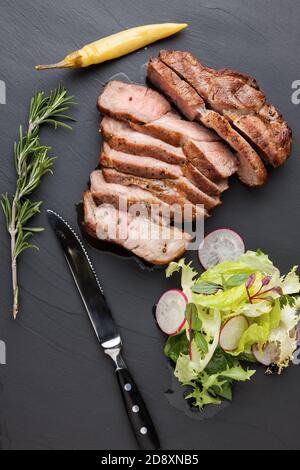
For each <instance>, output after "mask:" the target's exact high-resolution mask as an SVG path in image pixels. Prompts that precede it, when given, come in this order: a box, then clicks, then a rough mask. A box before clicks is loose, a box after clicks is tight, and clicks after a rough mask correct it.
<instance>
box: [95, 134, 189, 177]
mask: <svg viewBox="0 0 300 470" xmlns="http://www.w3.org/2000/svg"><path fill="white" fill-rule="evenodd" d="M100 164H101V165H102V166H103V167H108V168H115V169H116V170H119V171H122V172H124V173H130V174H133V175H136V176H142V177H145V178H155V179H164V178H168V179H170V178H171V179H176V178H179V177H180V176H182V170H181V167H180V166H179V165H170V164H169V163H166V162H163V161H161V160H157V159H156V158H151V157H142V156H140V155H132V154H129V153H125V152H120V151H118V150H114V149H112V148H111V147H110V146H109V145H108V144H107V143H106V142H104V144H103V147H102V151H101V155H100Z"/></svg>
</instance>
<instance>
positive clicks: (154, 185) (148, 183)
mask: <svg viewBox="0 0 300 470" xmlns="http://www.w3.org/2000/svg"><path fill="white" fill-rule="evenodd" d="M102 172H103V176H104V178H105V180H106V181H107V182H108V183H117V184H122V185H124V186H137V187H139V188H142V189H144V190H145V191H149V192H150V193H152V194H153V195H154V196H156V197H158V198H159V199H160V200H162V201H164V202H165V203H167V204H170V205H172V206H173V205H175V206H178V207H180V208H181V210H182V211H183V210H184V207H185V206H186V207H190V208H191V211H192V216H193V218H195V217H197V218H203V217H207V216H208V213H207V211H206V210H204V209H201V208H200V207H196V206H195V205H194V204H192V203H191V202H190V201H189V200H188V199H187V198H186V197H184V196H183V195H182V194H181V193H179V192H178V191H177V190H176V189H175V188H172V187H171V185H170V184H168V181H165V180H156V179H147V178H141V177H139V176H134V175H129V174H126V173H122V172H119V171H116V170H112V169H109V168H104V169H103V170H102Z"/></svg>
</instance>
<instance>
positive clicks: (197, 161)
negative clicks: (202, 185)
mask: <svg viewBox="0 0 300 470" xmlns="http://www.w3.org/2000/svg"><path fill="white" fill-rule="evenodd" d="M184 153H185V154H186V156H187V157H188V160H189V161H190V162H191V163H192V164H193V165H194V166H195V167H196V168H198V170H199V171H200V172H201V173H203V174H204V175H205V176H206V177H207V178H209V179H210V180H212V181H218V180H220V179H222V178H228V177H229V176H231V175H233V174H234V173H236V171H237V160H236V158H235V157H234V156H233V155H232V153H231V151H230V150H229V148H227V147H225V145H224V144H222V143H221V142H198V141H196V140H188V141H187V142H186V143H185V145H184Z"/></svg>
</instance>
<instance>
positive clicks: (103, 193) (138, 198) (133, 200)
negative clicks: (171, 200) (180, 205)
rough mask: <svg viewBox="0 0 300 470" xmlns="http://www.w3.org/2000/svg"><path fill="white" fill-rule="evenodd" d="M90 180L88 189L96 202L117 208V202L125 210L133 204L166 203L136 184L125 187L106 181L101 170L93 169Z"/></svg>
mask: <svg viewBox="0 0 300 470" xmlns="http://www.w3.org/2000/svg"><path fill="white" fill-rule="evenodd" d="M90 180H91V189H90V191H91V193H92V196H93V198H94V200H95V201H96V202H98V203H108V204H112V205H114V206H115V207H117V208H118V207H119V204H123V205H124V207H125V210H126V209H127V207H130V206H132V205H134V204H144V205H145V206H146V207H150V206H151V205H157V206H160V205H161V206H164V205H166V204H165V203H164V202H163V201H162V200H161V199H159V198H158V197H156V196H154V195H153V194H152V193H150V192H149V191H146V190H145V189H142V188H139V187H137V186H130V187H125V186H123V185H121V184H116V183H112V182H110V183H108V182H107V181H106V179H105V178H104V176H103V173H102V171H101V170H95V171H93V172H92V173H91V178H90Z"/></svg>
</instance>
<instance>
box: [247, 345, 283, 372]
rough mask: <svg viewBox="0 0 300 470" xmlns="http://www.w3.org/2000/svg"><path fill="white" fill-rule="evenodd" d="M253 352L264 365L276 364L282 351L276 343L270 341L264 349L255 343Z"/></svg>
mask: <svg viewBox="0 0 300 470" xmlns="http://www.w3.org/2000/svg"><path fill="white" fill-rule="evenodd" d="M252 352H253V355H254V356H255V358H256V359H257V360H258V362H260V363H261V364H263V365H264V366H270V365H271V364H274V363H275V362H276V361H277V360H278V358H279V356H280V351H279V349H278V346H277V345H276V344H275V343H268V344H267V345H266V346H265V347H264V348H263V349H262V350H261V349H260V348H259V345H258V344H255V345H254V346H253V347H252Z"/></svg>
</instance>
